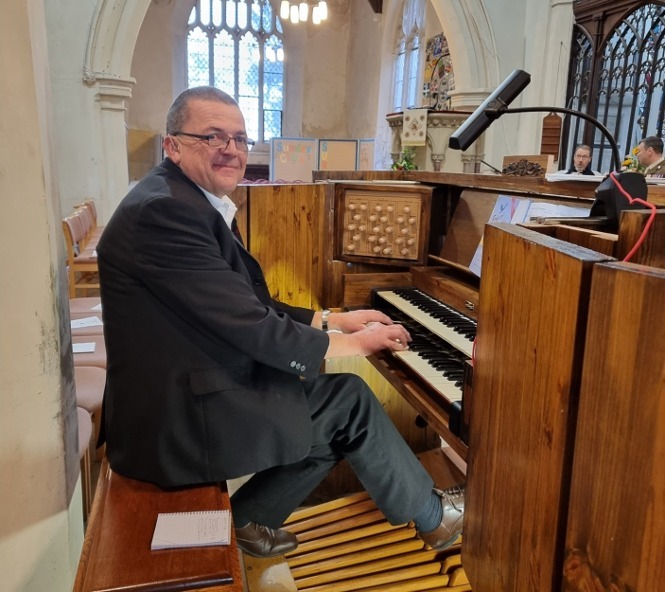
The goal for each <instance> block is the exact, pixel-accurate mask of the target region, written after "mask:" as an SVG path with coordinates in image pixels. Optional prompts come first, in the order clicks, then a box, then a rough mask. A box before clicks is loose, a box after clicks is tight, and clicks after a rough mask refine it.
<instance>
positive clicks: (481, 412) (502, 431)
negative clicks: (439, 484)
mask: <svg viewBox="0 0 665 592" xmlns="http://www.w3.org/2000/svg"><path fill="white" fill-rule="evenodd" d="M603 260H607V257H604V256H602V255H599V254H598V253H595V252H593V251H590V250H588V249H584V248H582V247H577V246H574V245H570V244H568V243H564V242H562V241H558V240H556V239H553V238H550V237H547V236H544V235H541V234H540V233H537V232H534V231H531V230H528V229H525V228H522V227H518V226H514V225H510V224H489V225H488V226H487V227H486V231H485V249H484V256H483V279H482V282H481V285H480V304H479V310H478V334H477V338H476V357H475V363H474V376H473V400H472V402H471V409H470V417H471V420H470V426H471V430H470V440H469V457H468V462H469V464H468V472H467V495H466V513H465V521H464V549H463V554H464V565H465V567H466V571H467V574H468V575H469V581H470V582H471V584H472V586H473V588H474V590H479V591H485V590H488V591H489V590H491V591H492V592H522V591H530V592H543V591H549V590H553V589H556V588H555V587H554V588H553V586H554V584H555V581H556V580H557V578H559V579H560V573H559V566H560V562H559V560H558V558H557V552H558V550H560V549H562V548H563V540H564V534H565V533H564V527H565V506H566V501H567V496H568V490H569V483H568V482H567V475H569V470H570V462H571V455H572V438H573V435H574V431H573V429H574V418H575V412H576V401H577V396H578V394H579V383H580V374H581V355H582V348H583V344H584V331H585V319H586V312H587V311H586V303H587V299H588V297H587V295H588V291H589V287H590V282H591V270H592V267H593V265H594V264H595V263H597V262H599V261H603Z"/></svg>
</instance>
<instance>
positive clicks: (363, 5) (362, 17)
mask: <svg viewBox="0 0 665 592" xmlns="http://www.w3.org/2000/svg"><path fill="white" fill-rule="evenodd" d="M350 20H351V35H350V38H349V54H348V58H347V67H346V71H347V82H346V85H347V88H346V97H347V98H346V125H347V129H348V135H349V137H351V138H375V136H376V114H377V110H378V109H381V108H382V102H381V100H380V96H379V83H380V73H381V72H380V68H381V39H382V35H383V19H382V17H381V15H380V14H375V13H374V12H373V11H372V9H371V7H370V5H369V2H353V3H352V6H351V18H350ZM360 56H362V57H360ZM375 152H376V150H375Z"/></svg>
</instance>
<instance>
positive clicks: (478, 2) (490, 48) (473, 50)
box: [431, 0, 500, 109]
mask: <svg viewBox="0 0 665 592" xmlns="http://www.w3.org/2000/svg"><path fill="white" fill-rule="evenodd" d="M431 1H432V6H433V8H434V11H435V12H436V14H437V16H438V17H439V21H440V22H441V23H442V25H443V30H444V32H445V35H446V39H447V40H448V47H449V48H450V56H451V58H452V61H453V67H454V69H455V91H454V92H453V96H452V107H453V109H469V108H475V107H477V106H478V105H480V103H482V102H483V100H484V99H485V97H486V96H487V95H488V94H489V92H491V90H492V89H494V88H496V86H497V85H498V84H499V82H500V80H499V66H498V59H497V50H496V44H495V41H494V34H493V30H492V26H491V24H490V18H489V15H488V14H487V11H486V9H485V3H484V2H483V0H465V2H457V1H454V0H431Z"/></svg>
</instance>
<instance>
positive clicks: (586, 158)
mask: <svg viewBox="0 0 665 592" xmlns="http://www.w3.org/2000/svg"><path fill="white" fill-rule="evenodd" d="M566 173H567V174H569V175H571V174H574V175H575V174H576V175H598V174H600V173H596V172H595V171H594V170H593V169H592V168H591V147H590V146H587V145H586V144H579V145H577V146H576V147H575V153H574V154H573V166H571V167H570V168H569V169H568V170H567V171H566Z"/></svg>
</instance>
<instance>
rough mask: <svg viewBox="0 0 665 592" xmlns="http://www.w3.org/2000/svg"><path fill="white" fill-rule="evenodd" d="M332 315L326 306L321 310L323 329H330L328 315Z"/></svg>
mask: <svg viewBox="0 0 665 592" xmlns="http://www.w3.org/2000/svg"><path fill="white" fill-rule="evenodd" d="M329 316H330V311H329V310H328V309H327V308H326V309H325V310H323V311H321V329H323V330H324V331H328V317H329Z"/></svg>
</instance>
